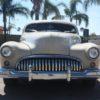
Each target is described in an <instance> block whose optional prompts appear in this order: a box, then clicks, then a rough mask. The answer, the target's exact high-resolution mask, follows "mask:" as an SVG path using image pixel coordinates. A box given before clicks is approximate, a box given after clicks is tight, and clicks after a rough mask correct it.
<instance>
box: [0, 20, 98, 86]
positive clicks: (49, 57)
mask: <svg viewBox="0 0 100 100" xmlns="http://www.w3.org/2000/svg"><path fill="white" fill-rule="evenodd" d="M0 62H1V68H0V77H3V78H4V81H5V80H6V79H9V80H10V79H22V78H25V79H28V80H29V81H31V80H34V79H45V80H50V79H64V80H67V81H69V82H70V81H71V79H78V80H79V79H82V80H83V82H85V83H86V84H88V85H89V86H92V87H93V86H94V85H95V83H96V79H97V78H99V77H100V47H99V46H98V45H96V44H94V43H82V42H81V38H80V36H79V33H78V29H77V27H76V26H75V25H73V24H71V23H67V22H62V21H54V20H53V21H34V22H32V23H29V24H28V25H26V26H25V27H24V30H23V34H22V36H21V38H20V42H15V41H10V42H6V43H4V44H2V46H1V47H0ZM13 81H15V80H13Z"/></svg>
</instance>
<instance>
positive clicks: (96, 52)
mask: <svg viewBox="0 0 100 100" xmlns="http://www.w3.org/2000/svg"><path fill="white" fill-rule="evenodd" d="M88 55H89V57H90V58H92V59H96V58H98V56H99V49H98V48H95V47H93V48H90V49H89V51H88Z"/></svg>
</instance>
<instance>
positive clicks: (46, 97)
mask: <svg viewBox="0 0 100 100" xmlns="http://www.w3.org/2000/svg"><path fill="white" fill-rule="evenodd" d="M0 100H100V83H99V82H98V83H97V85H96V87H95V88H94V89H92V90H90V89H86V88H84V87H82V86H81V85H80V82H79V81H72V82H71V83H70V84H68V83H67V82H66V81H61V80H57V81H32V82H30V83H28V82H27V83H23V84H19V85H17V86H9V87H8V86H5V95H4V96H0Z"/></svg>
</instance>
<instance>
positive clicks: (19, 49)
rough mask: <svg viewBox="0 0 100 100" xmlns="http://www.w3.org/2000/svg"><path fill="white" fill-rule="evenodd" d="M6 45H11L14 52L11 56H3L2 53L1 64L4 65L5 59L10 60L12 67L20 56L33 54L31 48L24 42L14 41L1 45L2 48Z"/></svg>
mask: <svg viewBox="0 0 100 100" xmlns="http://www.w3.org/2000/svg"><path fill="white" fill-rule="evenodd" d="M4 46H9V47H11V49H12V52H13V54H12V56H11V57H3V56H1V54H0V62H1V66H4V61H9V62H10V67H11V66H12V67H13V66H15V64H16V61H17V60H18V59H19V58H21V57H23V56H27V55H30V54H31V50H30V48H29V47H28V46H27V45H25V44H24V43H21V42H14V41H10V42H6V43H4V44H3V45H2V46H1V47H0V49H1V48H2V47H4Z"/></svg>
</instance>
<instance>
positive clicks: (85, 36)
mask: <svg viewBox="0 0 100 100" xmlns="http://www.w3.org/2000/svg"><path fill="white" fill-rule="evenodd" d="M81 31H82V32H83V37H82V41H83V42H88V40H89V29H85V28H81Z"/></svg>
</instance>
